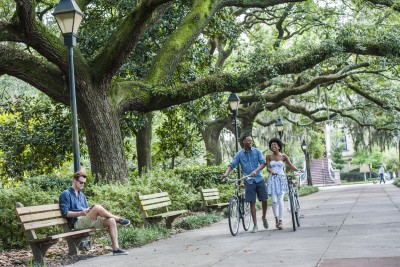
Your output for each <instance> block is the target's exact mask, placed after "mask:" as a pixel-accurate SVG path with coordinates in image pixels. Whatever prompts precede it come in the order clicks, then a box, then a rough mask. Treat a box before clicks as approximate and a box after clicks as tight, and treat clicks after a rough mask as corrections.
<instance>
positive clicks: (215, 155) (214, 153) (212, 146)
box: [201, 120, 227, 166]
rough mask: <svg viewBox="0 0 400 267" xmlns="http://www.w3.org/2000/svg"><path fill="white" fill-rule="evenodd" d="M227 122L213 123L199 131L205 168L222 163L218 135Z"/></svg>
mask: <svg viewBox="0 0 400 267" xmlns="http://www.w3.org/2000/svg"><path fill="white" fill-rule="evenodd" d="M226 122H227V121H220V120H218V121H213V122H211V123H210V124H208V126H207V127H206V128H205V129H204V130H203V131H201V135H202V136H203V140H204V144H205V146H206V153H207V166H212V165H220V164H221V163H222V151H221V144H220V142H219V135H220V133H221V131H222V129H223V128H224V126H225V124H226Z"/></svg>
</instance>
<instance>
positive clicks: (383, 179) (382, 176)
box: [379, 173, 385, 184]
mask: <svg viewBox="0 0 400 267" xmlns="http://www.w3.org/2000/svg"><path fill="white" fill-rule="evenodd" d="M379 176H380V177H381V180H380V181H379V183H380V184H381V183H382V182H383V183H385V178H384V174H383V173H380V174H379Z"/></svg>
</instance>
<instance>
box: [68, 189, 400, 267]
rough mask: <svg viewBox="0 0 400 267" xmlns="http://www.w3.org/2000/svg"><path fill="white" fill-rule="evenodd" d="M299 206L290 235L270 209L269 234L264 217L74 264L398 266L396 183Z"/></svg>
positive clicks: (324, 193)
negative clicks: (252, 228)
mask: <svg viewBox="0 0 400 267" xmlns="http://www.w3.org/2000/svg"><path fill="white" fill-rule="evenodd" d="M300 202H301V214H302V215H303V216H304V218H302V221H301V223H302V225H301V227H300V228H298V230H297V231H296V232H293V229H292V228H291V217H290V213H289V212H285V220H284V226H285V228H284V230H282V231H279V230H276V229H275V225H274V223H273V222H274V219H273V214H272V210H271V208H270V207H268V214H267V217H268V221H269V223H270V229H268V230H264V229H262V222H261V214H258V220H259V221H258V225H259V229H260V231H259V232H257V233H254V234H252V233H250V232H244V231H243V228H241V229H240V230H239V234H238V235H237V236H235V237H233V236H232V235H231V234H230V232H229V229H228V222H227V220H223V221H221V222H219V223H216V224H214V225H212V226H210V227H206V228H202V229H199V230H192V231H186V232H184V233H180V234H177V235H175V236H173V237H172V238H168V239H165V240H160V241H157V242H154V243H151V244H148V245H145V246H143V247H140V248H134V249H130V250H129V255H127V256H112V255H111V254H107V255H104V256H99V257H96V258H91V259H88V260H83V261H79V262H77V263H75V264H73V265H70V266H82V267H87V266H98V267H100V266H109V267H114V266H121V267H122V266H124V267H125V266H145V267H148V266H269V267H274V266H297V267H302V266H304V267H311V266H319V267H331V266H332V267H333V266H335V267H342V266H359V267H361V266H362V267H370V266H374V267H386V266H400V189H398V188H397V187H395V186H393V185H392V184H391V183H386V184H365V185H341V186H332V187H324V188H320V192H318V193H315V194H312V195H309V196H305V197H301V198H300ZM285 205H287V202H285ZM260 226H261V227H260Z"/></svg>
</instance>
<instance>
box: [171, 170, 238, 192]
mask: <svg viewBox="0 0 400 267" xmlns="http://www.w3.org/2000/svg"><path fill="white" fill-rule="evenodd" d="M226 168H227V166H222V165H221V166H208V167H195V168H186V169H175V170H173V172H174V173H175V174H176V175H178V176H179V177H180V178H181V179H182V180H183V181H184V182H186V183H188V184H189V185H191V186H192V187H193V188H199V186H202V187H205V188H209V187H215V186H216V185H218V184H221V182H222V181H221V176H222V174H223V173H224V172H225V170H226ZM235 173H236V169H235V170H234V171H233V172H232V173H231V176H232V175H235Z"/></svg>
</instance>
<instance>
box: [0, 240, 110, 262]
mask: <svg viewBox="0 0 400 267" xmlns="http://www.w3.org/2000/svg"><path fill="white" fill-rule="evenodd" d="M109 249H110V248H108V247H106V248H104V247H103V246H102V245H97V244H92V248H91V249H90V250H89V251H82V252H81V254H80V255H75V256H70V255H68V245H67V242H65V241H60V242H58V243H57V244H54V245H53V246H52V247H51V248H50V249H49V250H48V251H47V253H46V267H58V266H64V265H68V264H73V263H75V262H77V261H80V260H84V259H88V258H92V257H97V256H99V255H103V254H105V253H106V252H108V250H109ZM32 259H33V256H32V251H31V249H30V248H27V249H19V250H7V251H3V252H1V253H0V266H2V267H11V266H20V267H22V266H32Z"/></svg>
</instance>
